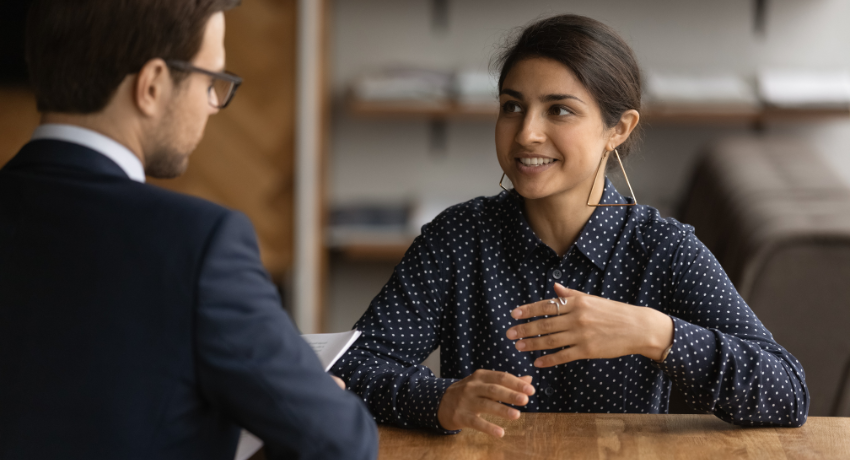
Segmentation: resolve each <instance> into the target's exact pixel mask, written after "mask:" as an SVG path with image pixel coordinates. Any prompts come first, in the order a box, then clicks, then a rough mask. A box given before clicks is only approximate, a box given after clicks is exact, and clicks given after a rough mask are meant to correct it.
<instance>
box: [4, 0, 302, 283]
mask: <svg viewBox="0 0 850 460" xmlns="http://www.w3.org/2000/svg"><path fill="white" fill-rule="evenodd" d="M295 8H296V1H295V0H252V1H247V2H244V4H243V5H242V6H241V7H239V8H236V9H234V10H232V11H229V12H227V13H226V18H227V19H226V21H227V32H226V38H225V47H226V50H227V61H228V69H229V70H230V71H232V72H234V73H236V74H238V75H240V76H242V77H243V78H244V80H245V82H244V84H243V85H242V87H241V88H240V89H239V92H238V93H237V94H236V98H235V99H234V100H233V102H232V103H231V105H230V106H229V107H227V108H226V109H225V110H222V111H221V112H219V113H218V114H217V115H215V116H213V117H211V118H210V120H209V124H208V125H207V130H206V135H205V137H204V140H203V141H202V142H201V144H200V145H199V146H198V149H197V150H196V151H195V153H194V154H193V155H192V157H191V159H190V162H189V169H188V171H187V172H186V174H185V175H184V176H183V177H180V178H178V179H172V180H154V179H149V180H150V182H151V183H153V184H156V185H158V186H162V187H165V188H169V189H171V190H176V191H179V192H183V193H188V194H191V195H196V196H200V197H202V198H206V199H208V200H211V201H214V202H216V203H219V204H222V205H224V206H227V207H230V208H233V209H238V210H240V211H242V212H244V213H246V214H247V215H248V217H250V218H251V221H252V222H253V223H254V227H255V228H256V230H257V235H258V237H259V242H260V252H261V254H262V259H263V264H264V265H265V266H266V268H267V269H268V270H269V272H270V273H271V274H272V276H273V277H274V278H275V280H276V281H278V282H281V281H282V280H283V279H284V278H283V277H284V276H286V275H288V273H289V272H290V270H291V269H292V246H293V242H292V241H293V236H292V234H293V226H292V219H293V154H294V148H295V147H294V133H295V76H296V75H295V63H296V48H295V45H296V44H295V37H296V30H295V26H296V24H295V21H296V10H295ZM38 121H39V114H38V113H37V111H36V109H35V100H34V98H33V96H32V94H31V93H30V92H29V91H27V90H26V89H23V88H21V89H14V88H0V165H3V164H5V163H6V162H7V161H8V160H9V159H10V158H11V157H12V156H14V154H15V153H17V151H18V150H19V149H20V148H21V146H23V145H24V144H25V143H26V142H27V141H28V140H29V138H30V135H31V134H32V131H33V129H35V127H36V126H37V125H38Z"/></svg>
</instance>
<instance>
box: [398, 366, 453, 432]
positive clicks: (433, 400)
mask: <svg viewBox="0 0 850 460" xmlns="http://www.w3.org/2000/svg"><path fill="white" fill-rule="evenodd" d="M457 381H458V380H457V379H441V378H437V377H426V378H422V379H417V381H416V384H415V386H414V387H413V388H411V389H410V393H409V398H410V400H409V402H408V404H406V406H407V409H408V410H407V411H406V412H408V413H407V414H405V418H406V419H407V420H409V421H411V422H413V423H414V424H416V425H418V426H420V427H422V428H430V429H433V430H436V431H438V432H440V433H442V434H455V433H460V430H446V429H444V428H443V427H442V425H440V422H439V420H438V419H437V411H438V410H439V408H440V402H441V401H442V400H443V395H444V394H445V393H446V390H447V389H448V388H449V386H451V384H453V383H455V382H457Z"/></svg>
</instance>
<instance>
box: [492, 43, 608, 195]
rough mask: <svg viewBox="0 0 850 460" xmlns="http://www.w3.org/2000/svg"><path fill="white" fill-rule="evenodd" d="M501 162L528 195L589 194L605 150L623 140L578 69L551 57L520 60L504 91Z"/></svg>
mask: <svg viewBox="0 0 850 460" xmlns="http://www.w3.org/2000/svg"><path fill="white" fill-rule="evenodd" d="M499 103H500V105H501V109H500V111H499V119H498V121H497V122H496V152H497V154H498V157H499V164H500V165H501V167H502V171H504V172H505V173H506V174H507V175H508V177H509V178H510V179H511V183H513V185H514V189H516V191H517V192H519V194H520V195H522V196H523V197H525V198H527V199H539V198H546V197H550V196H554V195H558V194H563V193H569V192H570V191H576V193H583V194H587V193H589V191H590V187H591V186H592V185H593V180H594V176H595V173H596V170H597V168H598V166H599V162H600V160H601V158H602V155H603V154H604V153H605V152H606V151H609V150H611V149H612V148H613V147H615V146H616V145H617V144H613V145H610V144H611V142H612V135H613V131H614V130H613V128H612V129H608V128H606V127H605V125H604V123H603V122H602V114H601V112H600V109H599V106H598V105H597V103H596V101H595V100H594V99H593V97H592V96H591V95H590V93H588V91H587V89H585V87H584V85H582V84H581V83H580V82H579V81H578V79H576V77H575V75H574V74H573V72H572V71H571V70H570V69H569V68H568V67H566V66H564V65H563V64H561V63H559V62H557V61H554V60H551V59H547V58H530V59H525V60H523V61H520V62H518V63H517V64H515V65H514V67H513V68H512V69H511V70H510V71H509V72H508V74H507V76H506V77H505V81H504V83H503V84H502V90H501V94H500V95H499Z"/></svg>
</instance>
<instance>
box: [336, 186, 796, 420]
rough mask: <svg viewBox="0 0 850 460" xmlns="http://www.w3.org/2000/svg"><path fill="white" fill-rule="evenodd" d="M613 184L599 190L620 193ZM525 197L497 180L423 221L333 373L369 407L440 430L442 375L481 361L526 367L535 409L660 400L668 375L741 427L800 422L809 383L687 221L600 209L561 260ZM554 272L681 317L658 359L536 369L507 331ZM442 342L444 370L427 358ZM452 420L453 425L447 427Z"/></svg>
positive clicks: (578, 285)
mask: <svg viewBox="0 0 850 460" xmlns="http://www.w3.org/2000/svg"><path fill="white" fill-rule="evenodd" d="M627 200H630V199H627V198H624V197H623V196H621V195H620V194H619V193H617V191H616V190H615V189H614V187H613V186H612V185H611V183H610V182H608V181H606V186H605V192H604V194H603V199H602V203H605V204H614V203H626V202H628V201H627ZM522 208H523V204H522V198H521V197H519V196H518V195H516V194H514V193H508V192H502V193H501V194H499V195H497V196H494V197H481V198H476V199H474V200H471V201H468V202H466V203H462V204H459V205H456V206H453V207H451V208H449V209H447V210H446V211H444V212H443V213H442V214H440V215H439V216H438V217H437V218H436V219H434V221H432V222H431V223H429V224H427V225H425V226H424V227H423V228H422V234H421V235H420V236H419V237H418V238H417V239H416V240H415V241H414V243H413V245H412V246H411V247H410V249H408V251H407V254H406V255H405V257H404V259H403V261H402V262H401V263H400V264H399V265H398V266H397V267H396V269H395V271H394V273H393V275H392V277H391V278H390V280H389V282H387V284H386V285H385V286H384V288H383V289H382V290H381V292H380V293H379V294H378V296H377V297H375V299H374V300H373V301H372V303H371V305H370V306H369V309H368V310H367V311H366V313H365V314H364V315H363V317H362V318H361V319H360V320H359V321H358V322H357V324H356V325H355V327H356V328H358V329H360V330H361V331H363V335H362V336H361V337H360V338H359V339H358V341H357V342H356V343H355V344H354V346H353V347H352V348H351V349H350V350H349V351H348V352H347V353H346V354H345V355H344V356H343V357H342V358H341V359H340V360H339V361H338V363H337V364H336V365H335V367H334V373H336V374H337V375H340V376H341V377H342V378H343V379H344V380H345V381H346V382H347V384H348V386H349V389H351V390H352V391H354V392H355V393H357V394H358V395H360V397H362V398H363V400H364V401H365V402H366V404H367V405H368V406H369V408H370V410H371V411H372V414H373V416H374V417H375V420H376V421H378V422H380V423H390V424H395V425H399V426H406V427H424V428H432V429H436V430H440V431H444V430H442V427H441V426H440V424H439V423H438V421H437V409H438V407H439V404H440V399H441V398H442V395H443V393H444V392H445V390H446V388H448V386H449V385H451V384H452V383H454V382H455V381H457V380H458V379H461V378H464V377H466V376H468V375H470V374H472V372H474V371H475V370H476V369H491V370H497V371H504V372H509V373H511V374H514V375H532V376H534V384H535V387H536V388H537V393H536V394H535V395H534V396H532V397H531V398H530V401H529V403H528V405H527V406H525V407H520V408H519V409H520V410H523V411H529V412H619V413H666V412H667V408H668V398H669V394H670V388H671V385H676V386H677V388H679V389H680V390H682V392H683V393H684V394H685V395H686V398H687V400H688V403H689V404H691V405H692V406H693V407H694V408H696V409H699V410H704V411H711V412H713V413H714V414H715V415H716V416H717V417H719V418H721V419H723V420H725V421H728V422H731V423H735V424H739V425H758V426H761V425H776V426H800V425H802V424H803V423H804V422H805V421H806V417H807V414H808V402H809V395H808V390H807V388H806V384H805V376H804V374H803V368H802V366H801V365H800V363H799V362H798V361H797V360H796V359H795V358H794V357H793V356H791V354H790V353H788V352H787V351H786V350H785V349H784V348H782V347H781V346H779V345H778V344H777V343H776V342H775V341H774V340H773V337H772V335H771V334H770V332H768V331H767V329H765V327H764V326H763V325H762V324H761V322H760V321H759V320H758V318H756V316H755V315H754V314H753V312H752V310H750V308H749V307H748V306H747V304H746V303H745V302H744V300H743V299H741V297H740V295H738V292H737V291H736V290H735V288H734V287H733V286H732V283H730V282H729V279H728V278H727V276H726V273H725V272H724V271H723V269H722V268H721V267H720V265H719V264H718V263H717V261H716V259H715V258H714V256H713V255H712V254H711V253H710V252H709V251H708V249H707V248H706V247H705V246H704V245H703V244H702V243H701V242H700V241H699V240H697V238H696V237H695V236H694V234H693V228H692V227H691V226H689V225H685V224H682V223H680V222H678V221H676V220H675V219H665V218H662V217H661V216H660V215H659V213H658V211H657V210H655V209H653V208H651V207H648V206H643V205H639V206H628V207H598V208H596V210H595V211H594V213H593V215H592V216H591V218H590V220H589V221H588V222H587V224H586V226H585V228H584V229H583V230H582V232H581V234H580V236H579V238H578V240H577V241H576V242H575V244H574V245H573V246H572V247H571V248H570V250H569V251H568V252H567V254H566V255H565V256H563V257H559V256H558V255H557V254H556V253H555V252H554V251H553V250H552V249H551V248H549V247H548V246H546V245H545V244H544V243H543V242H542V241H541V240H540V239H539V238H538V237H537V236H536V235H535V234H534V232H533V231H532V229H531V227H530V226H529V225H528V222H527V220H526V219H525V217H524V215H523V211H522ZM555 282H559V283H561V284H564V285H565V286H567V287H568V288H570V289H576V290H579V291H582V292H585V293H588V294H592V295H596V296H600V297H604V298H608V299H612V300H616V301H620V302H626V303H629V304H631V305H635V306H642V307H648V308H654V309H656V310H659V311H661V312H663V313H665V314H667V315H670V316H671V317H672V318H673V322H674V327H675V333H674V342H673V348H672V350H671V352H670V354H669V355H668V357H667V359H666V360H665V361H664V363H661V364H657V363H655V362H654V361H652V360H651V359H649V358H646V357H643V356H640V355H630V356H623V357H620V358H616V359H591V360H581V361H575V362H571V363H566V364H562V365H559V366H555V367H553V368H546V369H538V368H535V367H534V366H533V365H532V363H533V362H534V360H535V359H536V358H537V357H539V356H542V355H543V354H546V353H547V352H545V351H542V352H520V351H517V350H516V349H515V348H514V341H512V340H509V339H508V338H507V337H506V336H505V333H506V331H507V329H508V328H509V327H511V326H514V325H516V324H520V323H521V322H525V321H527V320H515V319H513V318H512V317H511V316H510V312H511V310H513V309H514V308H516V307H517V306H519V305H523V304H527V303H531V302H536V301H539V300H543V299H549V298H554V297H555V293H554V290H553V285H554V283H555ZM438 346H439V347H440V371H441V375H442V378H437V377H435V376H434V374H433V373H432V372H431V371H430V370H429V369H428V368H427V367H425V366H422V365H421V364H420V363H421V362H422V361H423V360H424V359H425V358H426V357H427V356H428V355H429V354H430V353H431V352H432V351H433V350H435V349H436V348H437V347H438ZM444 432H445V431H444Z"/></svg>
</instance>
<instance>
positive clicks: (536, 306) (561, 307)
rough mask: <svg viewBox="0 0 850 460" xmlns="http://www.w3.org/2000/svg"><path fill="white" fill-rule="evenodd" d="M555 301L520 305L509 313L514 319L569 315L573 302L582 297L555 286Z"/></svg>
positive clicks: (574, 292)
mask: <svg viewBox="0 0 850 460" xmlns="http://www.w3.org/2000/svg"><path fill="white" fill-rule="evenodd" d="M555 294H557V295H558V297H557V298H555V299H546V300H541V301H539V302H534V303H530V304H527V305H522V306H520V307H517V308H515V309H514V310H513V311H511V316H512V317H513V318H514V319H522V318H535V317H538V316H557V315H563V314H565V313H569V312H570V311H571V310H572V305H574V303H575V302H574V300H575V299H576V298H578V297H580V296H582V295H583V293H582V292H579V291H574V290H572V289H567V288H565V287H563V286H561V285H560V284H557V283H556V284H555Z"/></svg>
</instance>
